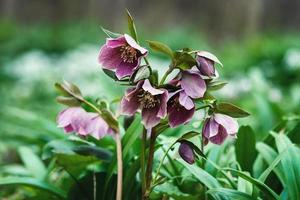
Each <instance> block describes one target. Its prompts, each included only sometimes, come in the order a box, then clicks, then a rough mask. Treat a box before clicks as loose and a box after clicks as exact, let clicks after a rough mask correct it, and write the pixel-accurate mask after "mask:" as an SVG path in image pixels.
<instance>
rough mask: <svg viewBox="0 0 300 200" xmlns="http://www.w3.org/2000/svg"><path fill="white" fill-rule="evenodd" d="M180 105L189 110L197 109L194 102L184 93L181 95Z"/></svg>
mask: <svg viewBox="0 0 300 200" xmlns="http://www.w3.org/2000/svg"><path fill="white" fill-rule="evenodd" d="M179 103H180V105H182V106H183V107H185V109H187V110H191V109H192V108H194V107H195V104H194V102H193V100H192V99H191V98H190V97H189V96H188V95H187V94H186V93H185V92H184V91H181V92H180V93H179Z"/></svg>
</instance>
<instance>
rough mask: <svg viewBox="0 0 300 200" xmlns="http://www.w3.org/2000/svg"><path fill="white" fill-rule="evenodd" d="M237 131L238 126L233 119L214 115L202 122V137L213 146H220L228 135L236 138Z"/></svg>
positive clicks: (217, 114)
mask: <svg viewBox="0 0 300 200" xmlns="http://www.w3.org/2000/svg"><path fill="white" fill-rule="evenodd" d="M238 129H239V125H238V123H237V121H236V120H235V119H233V118H232V117H229V116H228V115H224V114H219V113H215V114H213V115H212V116H211V117H210V118H208V119H206V121H205V122H204V125H203V130H202V135H203V137H204V138H205V139H207V140H208V141H210V142H212V143H214V144H222V143H223V142H224V141H225V139H226V138H227V136H228V135H230V136H233V137H236V133H237V132H238Z"/></svg>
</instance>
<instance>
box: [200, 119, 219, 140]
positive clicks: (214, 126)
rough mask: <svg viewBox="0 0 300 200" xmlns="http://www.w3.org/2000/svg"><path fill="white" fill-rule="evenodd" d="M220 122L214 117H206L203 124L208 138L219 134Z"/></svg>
mask: <svg viewBox="0 0 300 200" xmlns="http://www.w3.org/2000/svg"><path fill="white" fill-rule="evenodd" d="M218 130H219V124H218V123H217V122H215V120H214V119H213V118H209V119H206V121H205V123H204V125H203V135H204V136H205V137H206V138H210V137H214V136H216V135H217V134H218Z"/></svg>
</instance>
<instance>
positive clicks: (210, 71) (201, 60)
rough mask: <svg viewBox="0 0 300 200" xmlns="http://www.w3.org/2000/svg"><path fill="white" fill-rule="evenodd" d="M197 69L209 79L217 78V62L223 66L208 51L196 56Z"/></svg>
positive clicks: (200, 52) (198, 53)
mask: <svg viewBox="0 0 300 200" xmlns="http://www.w3.org/2000/svg"><path fill="white" fill-rule="evenodd" d="M196 61H197V68H198V69H199V71H200V73H201V75H203V76H207V77H214V76H216V69H215V66H214V65H215V62H216V63H218V64H220V65H221V66H222V63H221V62H220V61H219V59H218V58H217V57H216V56H215V55H213V54H211V53H209V52H207V51H199V52H197V55H196Z"/></svg>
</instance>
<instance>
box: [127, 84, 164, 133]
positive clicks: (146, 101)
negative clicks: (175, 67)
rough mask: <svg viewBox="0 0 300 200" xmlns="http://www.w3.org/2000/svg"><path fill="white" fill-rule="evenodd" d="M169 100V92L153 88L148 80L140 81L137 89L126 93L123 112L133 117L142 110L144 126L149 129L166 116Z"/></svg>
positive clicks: (131, 89)
mask: <svg viewBox="0 0 300 200" xmlns="http://www.w3.org/2000/svg"><path fill="white" fill-rule="evenodd" d="M167 98H168V91H167V90H165V89H156V88H153V87H152V86H151V84H150V82H149V80H148V79H147V80H144V81H140V82H138V84H137V85H136V87H134V88H129V89H128V90H127V91H126V94H125V96H124V97H123V98H122V101H121V112H122V114H125V115H130V116H132V115H134V113H135V112H136V111H137V110H139V109H140V110H141V111H142V120H143V124H144V126H145V128H147V129H149V128H152V127H154V126H155V125H157V124H158V123H159V122H160V120H161V119H162V118H164V117H165V116H166V113H167Z"/></svg>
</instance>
